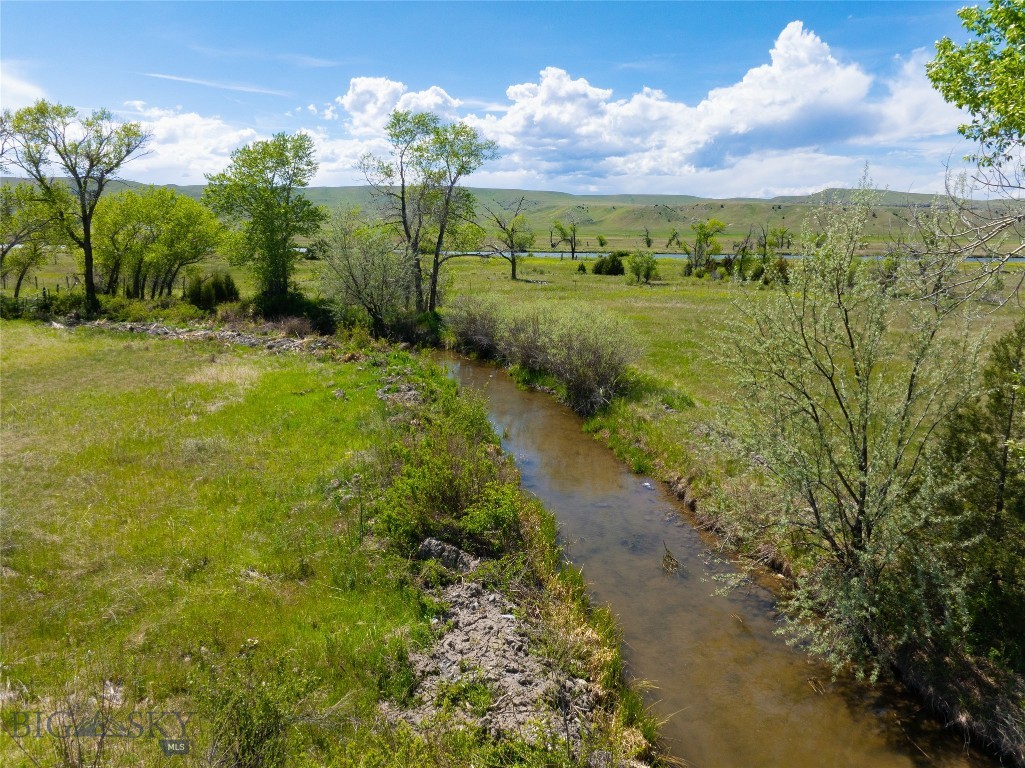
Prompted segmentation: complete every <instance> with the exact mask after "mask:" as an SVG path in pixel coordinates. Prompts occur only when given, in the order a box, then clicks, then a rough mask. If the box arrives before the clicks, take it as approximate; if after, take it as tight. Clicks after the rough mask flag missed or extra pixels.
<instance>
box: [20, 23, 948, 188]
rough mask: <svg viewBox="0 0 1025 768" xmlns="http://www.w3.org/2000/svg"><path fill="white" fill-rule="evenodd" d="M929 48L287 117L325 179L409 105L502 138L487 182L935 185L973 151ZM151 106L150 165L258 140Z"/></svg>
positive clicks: (370, 101)
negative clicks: (686, 77)
mask: <svg viewBox="0 0 1025 768" xmlns="http://www.w3.org/2000/svg"><path fill="white" fill-rule="evenodd" d="M927 57H928V54H927V53H926V52H925V51H916V52H914V53H913V54H911V55H909V56H908V57H907V58H898V59H895V60H894V62H893V67H892V70H893V71H892V74H890V75H872V74H869V73H868V72H866V71H865V70H864V69H863V68H862V67H861V66H860V65H859V64H858V63H856V62H851V61H844V60H842V58H841V57H838V56H837V55H835V54H834V52H833V51H832V50H831V49H830V47H829V45H828V44H827V43H826V42H825V41H824V40H823V39H822V38H820V37H819V36H818V35H817V34H815V33H814V32H813V31H812V30H809V29H807V28H806V27H805V26H804V24H803V23H802V22H800V21H794V22H791V23H790V24H788V25H787V26H786V27H785V28H783V29H782V31H781V32H780V34H779V35H778V37H777V38H776V40H775V42H774V44H773V46H772V48H771V50H770V51H768V55H767V58H766V61H765V63H763V64H761V65H759V66H756V67H753V68H752V69H750V70H748V71H747V72H746V73H744V75H743V76H742V77H741V78H740V79H738V80H737V81H736V82H735V83H733V84H731V85H728V86H725V87H720V88H715V89H713V90H711V91H709V92H708V93H707V95H706V96H705V97H704V98H702V99H700V100H699V101H698V102H697V103H693V104H688V103H685V102H683V101H679V100H674V99H673V98H670V97H669V96H668V95H667V94H666V93H665V92H664V91H663V90H660V89H659V88H657V87H644V88H641V89H640V90H639V91H636V92H634V93H627V94H616V93H615V92H614V91H613V90H612V89H611V88H606V87H604V86H603V84H602V83H598V82H593V81H592V80H590V79H588V78H587V77H584V76H581V74H580V73H571V72H569V71H567V70H565V69H561V68H558V67H546V68H544V69H542V70H541V71H540V72H539V73H538V77H537V79H536V80H534V81H530V82H521V83H515V84H512V85H509V86H508V87H507V88H506V90H505V102H504V103H500V104H496V103H493V102H492V101H489V100H480V99H469V98H467V99H460V98H457V97H454V96H452V95H451V94H449V93H448V92H447V91H446V90H445V89H444V88H443V87H441V86H440V85H432V86H430V87H428V88H425V89H423V90H410V89H409V87H408V86H407V85H406V84H405V83H403V82H401V81H398V80H393V79H391V78H388V77H353V78H352V79H351V80H349V82H348V87H347V90H346V91H345V93H344V94H342V95H340V96H337V97H336V98H334V99H333V101H331V102H327V103H324V102H318V101H316V100H313V101H310V102H309V103H308V105H307V106H304V107H297V108H296V109H294V110H292V111H291V113H289V116H290V117H291V118H292V119H293V120H297V121H307V122H306V124H305V127H304V126H303V124H302V123H299V124H297V125H296V127H297V128H299V129H304V130H307V131H308V132H309V133H310V134H311V135H313V136H314V137H315V139H316V142H317V147H318V160H319V162H320V173H319V174H318V177H317V179H316V183H318V184H353V183H360V182H361V179H360V177H359V176H358V174H357V173H356V172H355V171H354V168H353V166H354V164H355V163H356V161H357V160H358V158H359V157H360V156H361V155H363V154H364V153H366V152H368V151H369V152H373V153H375V154H379V155H384V154H386V153H387V149H388V147H387V143H386V141H385V126H386V124H387V121H388V118H389V116H390V114H391V113H392V111H393V110H395V109H403V110H411V111H431V112H434V113H436V114H438V115H440V116H441V117H442V118H443V119H446V120H457V119H461V120H464V121H466V122H467V123H468V124H470V125H472V126H474V127H476V128H478V129H479V130H480V131H481V132H482V133H483V134H484V135H486V136H487V137H488V138H491V139H494V140H495V141H496V142H497V143H498V145H499V147H500V148H501V151H502V157H501V159H500V160H498V161H496V162H493V163H489V164H488V166H487V167H486V168H484V169H482V170H481V171H480V172H478V173H477V174H475V175H474V177H473V179H472V180H471V183H473V184H480V185H491V186H503V187H521V188H535V189H536V188H541V189H559V190H565V191H593V192H609V193H612V192H667V193H668V192H676V193H680V192H686V193H694V194H702V195H715V196H736V195H763V196H771V195H776V194H791V193H806V192H809V191H814V190H817V189H821V188H823V187H826V186H830V185H838V184H849V183H852V182H853V181H854V180H856V179H857V177H858V176H859V175H860V173H861V169H862V167H863V165H864V163H865V161H866V160H868V161H870V162H871V163H872V164H873V175H874V176H875V177H876V181H877V182H878V183H880V184H889V185H890V186H892V187H893V188H895V189H902V190H905V189H908V190H910V189H912V188H913V189H915V190H923V191H928V190H933V189H938V188H940V186H941V185H942V163H943V160H944V159H949V157H950V156H951V154H952V150H954V151H955V152H956V153H959V152H960V150H959V149H957V150H955V147H957V146H958V141H959V140H958V139H957V138H956V136H955V134H954V131H955V128H956V126H957V124H958V123H959V122H961V121H962V120H963V117H962V116H961V115H960V114H959V112H958V111H957V110H956V109H954V108H952V107H950V106H949V105H948V104H946V103H945V102H944V101H943V99H942V98H941V97H940V96H939V95H938V94H937V93H936V92H935V91H934V90H933V89H932V88H931V87H930V85H929V82H928V79H927V78H926V77H925V73H924V64H925V61H926V60H927ZM5 82H6V81H5ZM139 109H140V114H142V115H143V119H144V122H147V121H148V122H147V125H148V126H149V127H151V129H152V130H154V133H155V136H157V135H158V132H160V133H159V136H158V139H159V140H157V141H154V147H158V146H159V149H158V150H155V152H154V154H153V156H151V157H150V158H148V159H147V160H146V161H144V162H146V163H148V164H149V165H151V166H154V167H157V166H160V164H164V166H167V167H173V168H174V169H176V170H177V171H178V172H180V174H181V175H182V177H185V176H187V175H188V174H192V175H193V179H195V178H196V177H197V176H198V177H199V178H200V180H201V174H202V172H203V171H205V172H209V171H211V170H218V169H219V168H221V167H223V166H224V164H225V163H226V161H227V157H228V153H229V152H230V150H231V149H233V148H234V147H235V146H238V145H239V144H242V143H245V142H247V141H251V140H252V139H254V138H256V135H255V132H253V131H251V130H247V129H242V128H238V127H235V126H231V125H228V124H226V123H224V122H223V121H221V120H220V119H219V118H216V117H213V118H206V117H202V116H200V115H197V114H194V113H182V112H179V111H167V110H158V109H155V108H152V107H145V106H144V105H140V106H139ZM311 120H316V121H317V122H316V124H315V125H314V127H309V122H308V121H311ZM165 142H166V144H165ZM140 164H141V163H140ZM164 166H160V167H164ZM200 169H201V170H200ZM909 180H910V181H909Z"/></svg>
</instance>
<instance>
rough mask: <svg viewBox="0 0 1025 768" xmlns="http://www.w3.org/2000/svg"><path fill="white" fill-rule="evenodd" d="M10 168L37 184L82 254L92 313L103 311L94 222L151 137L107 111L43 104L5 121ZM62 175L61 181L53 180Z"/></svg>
mask: <svg viewBox="0 0 1025 768" xmlns="http://www.w3.org/2000/svg"><path fill="white" fill-rule="evenodd" d="M4 122H5V124H6V125H7V126H9V128H7V129H5V130H8V131H9V134H8V135H7V136H5V137H4V144H5V147H4V158H3V162H4V164H5V166H6V165H10V166H13V167H15V168H19V169H21V170H22V171H24V172H25V173H26V174H28V177H29V178H30V179H31V180H32V181H33V182H34V184H35V189H36V195H37V196H36V199H37V201H38V202H39V203H41V204H42V205H44V206H45V207H46V208H47V209H48V210H49V212H50V214H51V216H52V218H53V220H54V222H55V225H56V226H57V227H59V228H60V229H61V230H62V232H63V235H64V236H65V237H66V238H67V239H69V240H70V241H71V242H73V243H74V244H75V245H76V246H77V247H78V248H80V249H81V251H82V259H83V272H84V282H85V296H86V307H87V309H88V310H89V311H92V310H95V309H96V307H97V306H98V302H97V299H96V282H95V278H94V274H93V217H94V215H95V213H96V206H97V205H98V203H99V201H100V198H101V197H102V195H103V192H104V191H105V190H106V188H107V184H109V183H110V181H112V180H114V179H116V178H117V174H118V171H120V170H121V167H122V166H123V165H124V164H125V162H127V161H128V160H129V159H130V158H131V157H132V156H133V155H136V154H137V153H139V152H140V151H141V150H142V149H143V147H144V146H145V145H146V142H147V141H148V140H149V134H148V133H146V132H145V131H144V130H143V129H142V127H141V126H140V125H139V124H138V123H121V122H118V121H117V120H115V118H114V116H113V115H112V114H111V113H110V112H108V111H106V110H97V111H95V112H93V113H92V114H90V115H88V116H82V115H80V114H79V113H78V110H76V109H74V108H73V107H66V106H63V105H61V104H52V103H50V102H48V101H44V100H40V101H37V102H36V103H35V104H34V105H33V106H31V107H25V108H23V109H20V110H18V111H17V112H16V113H14V115H13V117H10V118H5V121H4ZM51 170H56V171H57V172H58V173H59V174H60V177H56V176H52V175H51Z"/></svg>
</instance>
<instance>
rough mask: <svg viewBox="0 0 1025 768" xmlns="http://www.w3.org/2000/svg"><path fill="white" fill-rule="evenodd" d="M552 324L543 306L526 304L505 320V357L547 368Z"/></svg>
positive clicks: (527, 365) (534, 368)
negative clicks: (528, 305)
mask: <svg viewBox="0 0 1025 768" xmlns="http://www.w3.org/2000/svg"><path fill="white" fill-rule="evenodd" d="M551 330H552V324H551V323H550V322H548V321H547V318H546V317H545V315H544V312H543V310H542V309H541V308H540V307H536V306H535V307H522V308H520V309H519V310H518V311H517V312H516V313H515V315H514V316H513V317H510V318H509V320H508V321H507V322H506V324H505V333H504V334H503V336H502V338H501V339H500V341H499V344H500V347H501V351H502V357H504V358H505V359H506V360H507V361H508V362H509V363H511V364H512V365H518V366H521V367H523V368H526V369H527V370H530V371H545V370H547V369H548V366H549V353H550V350H551V347H552V339H551Z"/></svg>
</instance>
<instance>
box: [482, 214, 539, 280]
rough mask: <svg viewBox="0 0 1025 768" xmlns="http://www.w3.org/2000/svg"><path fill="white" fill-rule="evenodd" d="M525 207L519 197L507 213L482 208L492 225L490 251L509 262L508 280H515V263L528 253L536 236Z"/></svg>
mask: <svg viewBox="0 0 1025 768" xmlns="http://www.w3.org/2000/svg"><path fill="white" fill-rule="evenodd" d="M526 205H527V198H526V197H525V196H521V197H520V199H519V200H518V201H517V202H516V205H515V206H514V207H513V208H512V209H511V210H507V211H503V210H495V209H492V208H490V207H488V206H486V205H485V206H484V210H485V211H487V214H488V218H489V219H491V223H492V224H493V229H492V235H491V246H490V250H491V252H492V253H494V254H495V255H497V256H498V257H499V258H503V259H505V260H506V261H508V262H509V267H510V270H511V273H510V279H512V280H515V279H516V262H517V261H518V260H519V255H520V254H521V253H526V252H527V251H529V250H530V249H531V248H532V247H533V245H534V240H535V238H536V234H535V232H534V230H533V228H532V227H531V226H530V223H529V222H528V221H527V217H526V216H525V215H524V213H523V209H524V208H525V207H526Z"/></svg>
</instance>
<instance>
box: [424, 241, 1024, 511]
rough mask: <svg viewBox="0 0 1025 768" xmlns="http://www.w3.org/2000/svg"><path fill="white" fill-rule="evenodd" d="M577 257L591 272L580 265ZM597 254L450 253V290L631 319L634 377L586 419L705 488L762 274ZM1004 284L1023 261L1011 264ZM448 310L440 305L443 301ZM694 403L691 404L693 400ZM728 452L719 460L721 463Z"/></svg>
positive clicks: (993, 331) (1014, 312)
mask: <svg viewBox="0 0 1025 768" xmlns="http://www.w3.org/2000/svg"><path fill="white" fill-rule="evenodd" d="M580 263H583V264H585V265H586V268H587V269H588V272H587V273H586V274H582V273H580V272H579V271H578V269H579V265H580ZM593 263H594V260H593V259H580V260H577V261H572V260H570V259H569V258H566V259H558V258H552V257H544V258H539V257H535V258H524V259H522V260H521V261H520V264H519V268H518V276H519V278H520V279H518V280H516V281H513V280H510V279H509V264H508V262H506V261H504V260H500V259H479V258H466V259H456V260H453V261H451V262H449V264H450V268H451V284H450V286H449V293H450V295H453V296H458V295H459V294H469V295H494V296H496V297H498V298H499V299H500V300H501V301H502V302H503V303H506V304H508V305H512V306H515V305H516V304H517V303H536V302H542V303H544V304H549V305H552V306H555V305H558V304H559V303H563V302H582V303H588V304H593V305H596V306H600V307H602V308H605V309H608V310H610V311H611V312H613V313H614V314H616V315H618V316H619V317H621V318H624V319H625V320H626V321H628V323H629V324H630V326H631V328H632V329H633V331H634V332H635V334H636V339H637V344H638V349H639V356H638V359H637V362H636V363H635V369H636V372H637V376H636V380H635V381H634V383H633V386H632V387H631V388H630V391H629V392H628V393H627V394H626V396H624V397H621V398H617V399H616V400H615V401H614V402H613V404H612V405H611V406H610V407H609V408H607V409H605V410H604V411H602V412H600V413H598V414H597V415H595V416H593V417H591V418H590V419H589V420H588V421H587V422H586V423H585V429H587V430H588V431H591V432H593V433H595V434H596V435H598V436H599V437H600V438H601V439H603V440H604V441H605V442H607V443H608V444H609V445H610V446H611V447H612V448H613V449H614V450H615V451H616V452H617V453H618V454H619V456H620V458H622V459H623V460H624V461H626V462H627V463H628V464H630V465H631V466H632V467H633V468H634V469H635V471H638V472H644V473H652V474H655V475H658V476H659V477H660V478H662V479H665V480H669V481H674V480H677V479H678V478H679V477H689V478H690V479H691V480H693V481H694V483H695V490H699V489H704V490H706V491H709V492H710V491H711V490H712V489H713V488H714V487H716V484H717V483H719V482H720V481H721V480H722V477H723V472H724V471H725V472H728V471H730V467H729V466H727V465H728V463H729V462H728V461H727V460H726V459H725V458H724V456H723V454H722V451H720V450H718V448H717V445H718V443H717V440H716V439H709V435H711V434H712V433H714V432H716V431H717V428H716V426H715V423H714V422H715V421H716V420H717V419H718V418H720V417H721V413H722V412H721V407H722V406H729V405H731V404H732V403H733V402H735V398H736V396H737V394H736V389H735V387H734V385H733V384H731V375H730V372H729V371H728V370H725V369H724V368H723V367H722V364H721V363H720V362H719V361H718V359H717V356H716V354H715V349H716V347H717V345H718V344H719V343H720V339H721V336H722V334H723V332H724V331H726V330H727V329H728V328H729V327H730V326H731V324H733V323H735V322H737V318H738V317H739V309H738V307H737V302H738V300H739V299H741V298H744V297H746V296H748V295H749V294H751V293H754V294H755V295H756V296H757V295H758V294H759V293H761V286H760V285H759V284H758V283H738V282H729V281H717V280H712V279H710V278H707V277H706V278H704V279H698V278H694V277H683V275H682V267H683V260H682V259H661V260H659V264H658V269H659V275H660V277H659V279H658V280H656V281H653V282H652V284H650V285H634V284H631V283H630V282H629V281H628V279H627V277H623V276H606V275H593V274H591V273H590V269H591V267H592V266H593ZM1008 269H1009V270H1010V272H1009V274H1007V275H1006V276H1005V283H1006V284H1007V286H1008V288H1010V287H1011V286H1012V285H1014V284H1016V283H1017V281H1018V280H1019V279H1020V278H1021V273H1022V269H1023V267H1022V266H1021V265H1012V266H1011V267H1009V268H1008ZM443 312H444V310H443ZM1020 312H1021V307H1020V304H1019V303H1018V301H1017V300H1015V301H1012V302H1010V303H1008V304H1006V305H1004V306H1002V307H1000V308H996V307H994V311H993V312H992V313H991V314H989V315H988V318H987V323H986V324H985V325H984V326H981V327H980V328H979V333H981V334H985V335H986V337H987V338H988V339H990V340H992V339H994V338H996V337H997V336H998V335H1000V334H1001V333H1003V332H1006V331H1007V330H1009V329H1010V328H1011V326H1012V325H1013V324H1014V321H1015V319H1016V318H1017V317H1018V316H1020ZM691 406H694V407H691ZM724 462H725V463H724Z"/></svg>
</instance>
